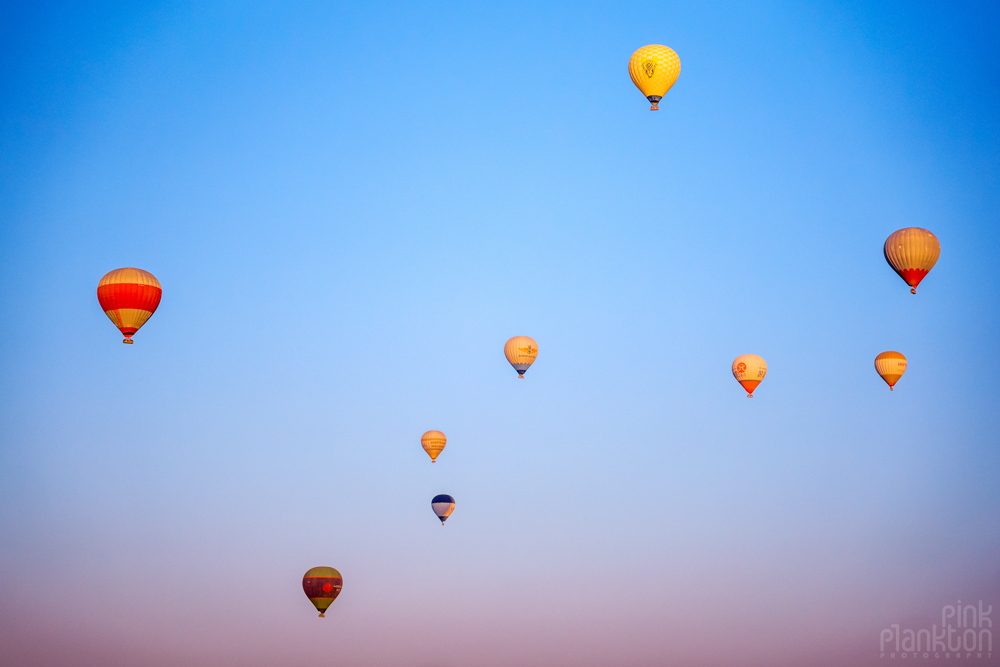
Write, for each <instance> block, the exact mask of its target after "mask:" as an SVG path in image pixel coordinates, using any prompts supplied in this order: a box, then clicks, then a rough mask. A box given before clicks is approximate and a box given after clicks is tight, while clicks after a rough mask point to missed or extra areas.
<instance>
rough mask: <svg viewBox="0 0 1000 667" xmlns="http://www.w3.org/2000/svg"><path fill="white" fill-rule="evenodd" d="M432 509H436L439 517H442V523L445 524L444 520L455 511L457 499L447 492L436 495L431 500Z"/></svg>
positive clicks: (435, 511)
mask: <svg viewBox="0 0 1000 667" xmlns="http://www.w3.org/2000/svg"><path fill="white" fill-rule="evenodd" d="M431 509H432V510H434V514H435V515H437V518H439V519H441V525H442V526H443V525H444V522H445V521H447V520H448V517H450V516H451V513H452V512H454V511H455V499H454V498H452V497H451V496H449V495H448V494H446V493H442V494H441V495H438V496H434V499H433V500H431Z"/></svg>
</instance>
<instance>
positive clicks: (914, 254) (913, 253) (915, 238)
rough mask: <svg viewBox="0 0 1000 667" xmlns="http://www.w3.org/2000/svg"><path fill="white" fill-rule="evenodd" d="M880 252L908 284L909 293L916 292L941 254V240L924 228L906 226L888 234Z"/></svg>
mask: <svg viewBox="0 0 1000 667" xmlns="http://www.w3.org/2000/svg"><path fill="white" fill-rule="evenodd" d="M882 252H883V253H884V254H885V261H887V262H889V266H891V267H892V268H893V270H894V271H895V272H896V273H898V274H899V277H900V278H902V279H903V280H905V281H906V284H907V285H909V286H910V294H916V293H917V285H919V284H920V281H921V280H923V279H924V276H926V275H927V274H928V273H929V272H930V270H931V269H933V268H934V265H935V264H937V261H938V257H940V256H941V242H940V241H938V237H936V236H934V234H933V233H931V232H929V231H927V230H926V229H921V228H920V227H906V228H905V229H899V230H897V231H895V232H893V233H892V234H890V235H889V238H887V239H886V240H885V246H884V247H883V248H882Z"/></svg>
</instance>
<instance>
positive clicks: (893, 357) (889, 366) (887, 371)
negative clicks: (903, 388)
mask: <svg viewBox="0 0 1000 667" xmlns="http://www.w3.org/2000/svg"><path fill="white" fill-rule="evenodd" d="M875 370H876V371H878V374H879V375H881V376H882V379H883V380H885V383H886V384H887V385H889V391H892V388H893V386H895V384H896V383H897V382H899V378H901V377H903V373H905V372H906V357H904V356H903V355H902V354H901V353H899V352H892V351H889V352H883V353H882V354H880V355H878V356H877V357H875Z"/></svg>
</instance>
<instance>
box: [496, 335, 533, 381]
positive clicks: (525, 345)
mask: <svg viewBox="0 0 1000 667" xmlns="http://www.w3.org/2000/svg"><path fill="white" fill-rule="evenodd" d="M503 353H504V356H506V357H507V361H509V362H510V365H511V366H513V367H514V370H515V371H517V377H518V378H520V379H522V380H523V379H524V372H525V371H526V370H528V367H529V366H531V364H533V363H535V357H537V356H538V343H536V342H535V339H534V338H528V337H527V336H514V337H513V338H511V339H510V340H508V341H507V343H506V344H505V345H504V346H503Z"/></svg>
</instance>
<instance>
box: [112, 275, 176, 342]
mask: <svg viewBox="0 0 1000 667" xmlns="http://www.w3.org/2000/svg"><path fill="white" fill-rule="evenodd" d="M162 295H163V288H161V287H160V281H159V280H157V279H156V276H154V275H153V274H152V273H150V272H149V271H143V270H142V269H133V268H127V269H115V270H114V271H111V272H110V273H108V274H106V275H105V276H104V277H103V278H101V282H100V283H98V284H97V300H98V301H100V303H101V308H103V309H104V314H105V315H107V316H108V318H110V320H111V321H112V323H114V325H115V326H116V327H118V329H119V330H120V331H121V332H122V334H124V335H125V340H123V341H122V342H123V343H131V342H132V335H133V334H135V332H136V331H138V330H139V328H140V327H141V326H142V325H143V324H145V323H146V320H148V319H149V318H150V317H152V315H153V313H155V312H156V307H157V306H159V305H160V297H161V296H162Z"/></svg>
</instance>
